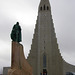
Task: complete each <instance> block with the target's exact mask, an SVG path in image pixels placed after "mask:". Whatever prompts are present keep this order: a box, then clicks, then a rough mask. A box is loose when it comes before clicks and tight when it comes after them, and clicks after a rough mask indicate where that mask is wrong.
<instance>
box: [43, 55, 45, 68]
mask: <svg viewBox="0 0 75 75" xmlns="http://www.w3.org/2000/svg"><path fill="white" fill-rule="evenodd" d="M43 67H44V68H46V55H44V56H43Z"/></svg>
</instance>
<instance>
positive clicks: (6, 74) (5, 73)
mask: <svg viewBox="0 0 75 75" xmlns="http://www.w3.org/2000/svg"><path fill="white" fill-rule="evenodd" d="M8 69H10V67H3V75H8Z"/></svg>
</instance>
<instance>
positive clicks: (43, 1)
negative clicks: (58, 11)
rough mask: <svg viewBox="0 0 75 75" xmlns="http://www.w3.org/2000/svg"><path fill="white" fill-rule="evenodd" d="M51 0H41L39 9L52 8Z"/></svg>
mask: <svg viewBox="0 0 75 75" xmlns="http://www.w3.org/2000/svg"><path fill="white" fill-rule="evenodd" d="M50 9H51V8H50V3H49V0H41V1H40V5H39V11H43V10H50Z"/></svg>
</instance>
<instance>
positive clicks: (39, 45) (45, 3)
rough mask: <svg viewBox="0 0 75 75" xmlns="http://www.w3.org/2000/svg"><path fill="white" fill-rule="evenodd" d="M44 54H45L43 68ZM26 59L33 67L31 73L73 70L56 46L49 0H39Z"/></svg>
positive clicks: (55, 74) (58, 74)
mask: <svg viewBox="0 0 75 75" xmlns="http://www.w3.org/2000/svg"><path fill="white" fill-rule="evenodd" d="M44 55H46V67H45V68H44V66H43V56H44ZM27 60H28V62H29V63H30V64H31V66H32V68H33V75H40V74H42V75H43V69H46V70H47V74H48V75H65V74H66V72H67V71H68V72H70V71H72V72H75V66H73V65H70V64H68V63H66V62H65V61H64V60H63V59H62V56H61V53H60V50H59V48H58V44H57V38H56V34H55V30H54V24H53V19H52V15H51V7H50V3H49V0H41V2H40V5H39V9H38V16H37V21H36V28H35V33H34V35H33V39H32V45H31V50H30V53H29V56H28V58H27Z"/></svg>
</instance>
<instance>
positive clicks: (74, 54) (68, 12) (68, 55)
mask: <svg viewBox="0 0 75 75" xmlns="http://www.w3.org/2000/svg"><path fill="white" fill-rule="evenodd" d="M39 3H40V0H0V73H2V67H7V66H10V64H11V39H10V33H11V30H12V27H13V25H14V24H15V23H16V22H17V21H19V23H20V26H21V28H22V44H23V46H24V52H25V56H26V57H27V56H28V53H29V50H30V46H31V43H32V37H33V33H34V28H35V24H36V19H37V15H38V6H39ZM50 4H51V11H52V18H53V22H54V27H55V32H56V37H57V41H58V44H59V49H60V52H61V55H62V57H63V58H64V59H65V61H67V62H68V63H70V64H73V65H75V0H50Z"/></svg>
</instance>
